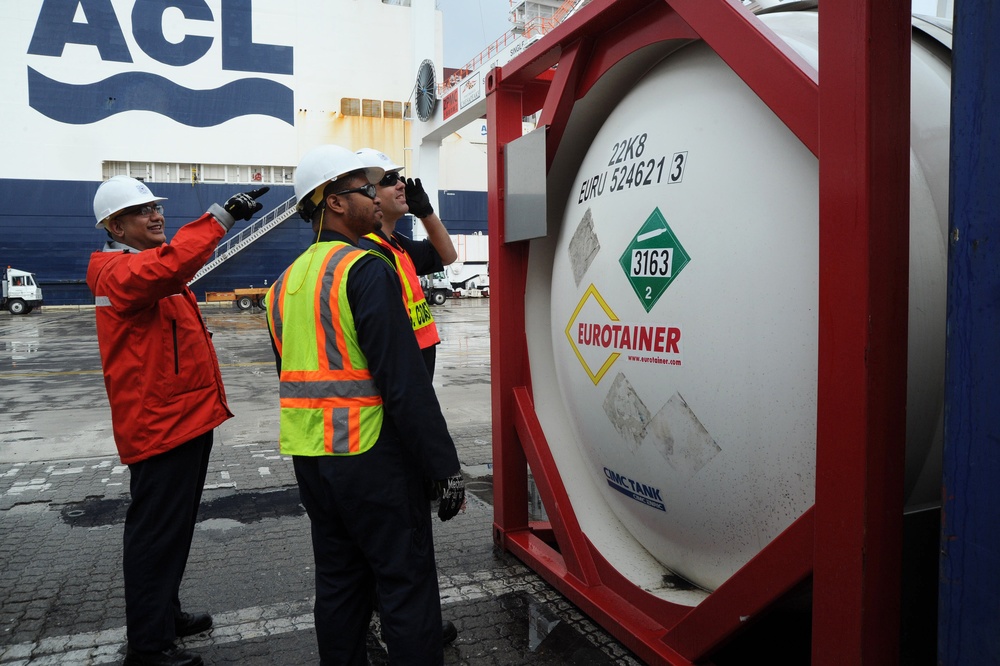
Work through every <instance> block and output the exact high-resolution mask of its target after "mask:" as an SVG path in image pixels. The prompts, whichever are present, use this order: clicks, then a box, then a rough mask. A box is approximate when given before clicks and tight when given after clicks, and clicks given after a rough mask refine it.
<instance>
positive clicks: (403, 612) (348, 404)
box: [265, 145, 465, 666]
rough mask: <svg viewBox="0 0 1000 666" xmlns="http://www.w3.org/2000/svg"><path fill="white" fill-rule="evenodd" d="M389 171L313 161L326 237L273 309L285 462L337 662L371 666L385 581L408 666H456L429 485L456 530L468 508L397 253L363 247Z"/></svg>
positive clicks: (391, 620) (394, 636)
mask: <svg viewBox="0 0 1000 666" xmlns="http://www.w3.org/2000/svg"><path fill="white" fill-rule="evenodd" d="M382 175H383V172H382V170H381V169H379V168H366V167H365V166H364V164H363V163H362V162H361V160H360V159H359V158H358V157H357V155H355V154H354V153H353V152H351V151H349V150H347V149H346V148H342V147H340V146H332V145H327V146H320V147H319V148H316V149H314V150H312V151H310V152H309V153H307V154H306V155H305V156H304V157H303V158H302V161H301V162H300V164H299V166H298V169H297V170H296V174H295V195H296V198H297V199H298V202H299V203H298V209H299V213H300V215H301V216H302V217H303V218H304V219H306V220H307V221H309V222H311V223H312V225H313V229H314V231H316V232H317V234H318V236H317V242H316V243H315V244H314V245H312V246H311V247H310V248H309V249H308V250H306V251H305V252H304V253H303V254H302V255H301V256H300V257H299V258H298V259H296V260H295V261H294V262H293V263H292V265H291V266H289V267H288V269H287V270H286V271H285V272H284V273H283V274H282V275H281V276H280V277H279V278H278V279H277V280H276V281H275V282H274V284H273V285H272V286H271V289H270V290H269V292H268V294H267V296H266V299H265V307H266V309H267V317H268V327H269V329H270V333H271V339H272V343H273V345H274V348H275V358H276V361H277V364H278V372H279V378H280V379H279V385H280V389H279V395H280V404H281V415H280V445H281V452H282V453H283V454H286V455H291V456H292V458H293V465H294V468H295V475H296V480H297V482H298V485H299V492H300V496H301V498H302V504H303V506H305V508H306V511H307V513H308V514H309V519H310V524H311V529H312V542H313V554H314V557H315V560H316V605H315V622H316V636H317V641H318V644H319V652H320V663H321V664H325V665H333V664H337V665H340V664H345V665H355V664H356V665H358V666H361V665H364V664H367V653H366V638H365V637H366V633H367V629H368V623H369V619H370V618H371V614H372V610H373V599H372V594H371V590H372V588H373V586H374V587H376V588H377V590H378V605H379V608H380V611H381V618H382V637H383V639H384V641H385V643H386V646H387V648H388V651H389V658H390V660H391V661H392V663H394V664H397V663H398V664H427V665H431V664H433V665H439V664H441V663H442V662H443V659H444V655H443V647H442V633H441V631H442V624H441V602H440V599H439V596H438V586H437V572H436V565H435V561H434V544H433V538H432V533H431V524H430V512H429V511H428V510H427V509H428V502H427V495H426V492H425V489H426V485H425V479H432V480H434V486H435V488H436V490H437V493H438V494H439V495H440V496H441V498H442V500H441V504H440V506H439V510H438V516H439V517H440V518H441V520H448V519H450V518H452V517H454V516H455V515H456V514H457V513H458V511H459V510H460V509H461V507H462V506H463V504H464V500H465V487H464V482H463V481H462V476H461V470H460V465H459V461H458V455H457V453H456V451H455V445H454V442H453V441H452V439H451V436H450V435H449V433H448V429H447V425H446V423H445V421H444V417H443V416H442V414H441V407H440V405H439V404H438V401H437V398H436V396H435V394H434V391H433V389H432V387H431V382H430V377H429V376H428V374H427V372H426V370H425V368H424V364H423V363H422V359H421V355H420V349H419V347H418V346H417V343H416V338H415V337H414V335H413V329H412V327H411V326H410V323H409V321H408V318H407V316H406V312H405V310H404V309H403V308H402V307H393V306H392V305H391V304H394V303H400V302H401V301H402V297H401V294H400V283H399V280H398V278H397V276H396V274H395V272H394V271H393V267H392V266H391V265H390V264H389V263H388V262H387V261H385V260H384V258H383V257H382V256H380V255H378V254H377V253H374V252H370V251H366V250H362V249H360V248H359V247H358V246H357V244H358V240H359V239H360V238H361V237H362V236H364V235H365V234H368V233H371V232H372V231H374V230H375V228H376V225H377V224H378V222H379V218H380V217H381V210H380V204H379V202H378V201H377V199H376V191H375V185H374V184H373V182H377V181H378V180H379V179H381V177H382ZM404 432H405V437H404V436H403V435H402V433H404Z"/></svg>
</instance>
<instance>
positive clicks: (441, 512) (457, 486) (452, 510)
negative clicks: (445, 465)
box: [434, 472, 465, 521]
mask: <svg viewBox="0 0 1000 666" xmlns="http://www.w3.org/2000/svg"><path fill="white" fill-rule="evenodd" d="M434 489H435V493H434V494H435V497H438V498H440V499H441V503H440V504H438V518H440V519H441V520H442V521H445V520H451V519H452V518H454V517H455V516H456V515H457V514H458V512H459V511H460V510H461V509H462V508H464V507H465V479H464V478H462V473H461V472H458V473H457V474H454V475H452V476H449V477H448V478H447V479H436V480H435V481H434Z"/></svg>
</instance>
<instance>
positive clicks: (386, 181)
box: [378, 171, 403, 187]
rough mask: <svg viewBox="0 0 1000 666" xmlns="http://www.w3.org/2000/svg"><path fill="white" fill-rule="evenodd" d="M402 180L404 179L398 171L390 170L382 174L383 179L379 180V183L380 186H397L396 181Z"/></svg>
mask: <svg viewBox="0 0 1000 666" xmlns="http://www.w3.org/2000/svg"><path fill="white" fill-rule="evenodd" d="M401 180H403V177H402V176H400V175H399V172H398V171H390V172H389V173H387V174H385V175H384V176H382V180H380V181H378V184H379V187H395V186H396V183H398V182H399V181H401Z"/></svg>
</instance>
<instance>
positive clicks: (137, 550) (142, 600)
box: [122, 430, 212, 652]
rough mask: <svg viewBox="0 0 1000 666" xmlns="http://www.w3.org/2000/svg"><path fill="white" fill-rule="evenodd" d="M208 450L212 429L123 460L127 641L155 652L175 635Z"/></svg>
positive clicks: (143, 649) (210, 448) (167, 646)
mask: <svg viewBox="0 0 1000 666" xmlns="http://www.w3.org/2000/svg"><path fill="white" fill-rule="evenodd" d="M211 452H212V431H211V430H209V431H208V432H207V433H205V434H204V435H200V436H198V437H195V438H194V439H192V440H190V441H188V442H185V443H184V444H181V445H180V446H178V447H176V448H173V449H171V450H169V451H166V452H164V453H161V454H159V455H155V456H153V457H151V458H147V459H145V460H143V461H140V462H137V463H133V464H131V465H129V474H130V476H131V482H130V489H131V492H132V502H131V503H130V504H129V507H128V512H127V513H126V514H125V542H124V553H123V557H122V559H123V568H124V573H125V624H126V634H127V636H128V642H129V645H130V646H131V647H132V649H133V650H139V651H141V652H157V651H160V650H165V649H167V648H169V647H170V646H171V645H173V643H174V640H175V639H176V638H177V633H176V630H175V628H174V620H175V618H176V617H177V616H179V615H180V613H181V603H180V597H179V592H180V587H181V578H183V576H184V567H185V566H186V565H187V559H188V553H189V552H190V551H191V539H192V537H193V536H194V525H195V521H196V520H197V518H198V505H199V504H200V503H201V493H202V490H203V489H204V487H205V476H206V474H207V473H208V457H209V455H210V454H211Z"/></svg>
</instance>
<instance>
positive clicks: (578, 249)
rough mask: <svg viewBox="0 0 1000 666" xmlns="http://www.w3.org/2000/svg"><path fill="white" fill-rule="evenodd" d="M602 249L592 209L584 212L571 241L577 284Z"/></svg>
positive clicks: (571, 254)
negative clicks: (595, 229) (595, 228)
mask: <svg viewBox="0 0 1000 666" xmlns="http://www.w3.org/2000/svg"><path fill="white" fill-rule="evenodd" d="M600 251H601V241H600V240H599V239H598V238H597V233H596V232H595V231H594V218H593V216H592V215H591V213H590V209H589V208H588V209H587V212H586V213H584V214H583V219H582V220H580V225H579V226H578V227H577V228H576V231H575V232H574V233H573V238H571V239H570V241H569V262H570V265H571V266H572V267H573V279H574V280H576V286H578V287H579V286H580V280H582V279H583V276H584V275H586V273H587V269H588V268H590V264H591V263H593V261H594V258H595V257H596V256H597V253H598V252H600Z"/></svg>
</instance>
